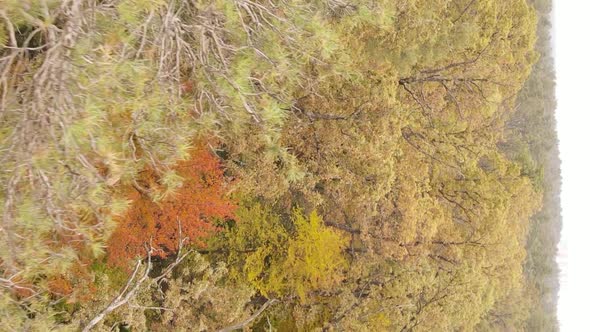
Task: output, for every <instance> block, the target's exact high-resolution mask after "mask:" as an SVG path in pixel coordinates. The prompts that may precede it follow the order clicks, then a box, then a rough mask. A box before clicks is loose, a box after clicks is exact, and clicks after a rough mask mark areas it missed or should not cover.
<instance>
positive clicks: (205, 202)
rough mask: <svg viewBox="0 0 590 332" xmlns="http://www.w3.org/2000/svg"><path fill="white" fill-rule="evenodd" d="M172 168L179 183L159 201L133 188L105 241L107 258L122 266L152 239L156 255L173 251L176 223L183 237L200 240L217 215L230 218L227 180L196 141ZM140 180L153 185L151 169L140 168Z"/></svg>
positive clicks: (176, 241)
mask: <svg viewBox="0 0 590 332" xmlns="http://www.w3.org/2000/svg"><path fill="white" fill-rule="evenodd" d="M175 171H176V172H177V174H178V175H180V176H181V177H182V178H183V183H182V186H181V187H180V188H178V189H177V190H176V191H175V193H174V194H172V195H168V196H166V197H165V198H163V199H162V200H160V201H158V202H154V201H153V200H152V199H151V198H150V197H148V196H146V195H145V194H143V195H142V194H141V193H140V192H138V191H135V192H133V193H131V194H130V197H129V198H130V199H131V200H132V201H133V203H132V205H131V207H130V208H129V210H128V211H127V213H126V214H125V215H124V216H123V217H122V218H121V220H119V225H118V227H117V229H116V231H115V233H114V234H113V236H112V237H111V239H110V240H109V245H108V249H107V250H108V262H109V264H112V265H118V266H125V265H126V264H127V263H128V262H129V259H132V258H134V257H136V256H143V255H144V254H145V249H144V246H145V244H147V243H148V242H149V241H150V238H151V240H152V247H153V248H155V249H156V250H157V251H156V252H155V253H154V255H155V256H160V257H166V256H169V255H170V254H173V253H175V252H176V251H177V250H178V244H179V240H180V239H179V225H181V227H182V237H183V238H187V239H188V241H189V243H193V244H200V245H202V244H203V243H202V240H203V239H205V238H207V237H209V236H211V235H212V234H213V233H215V232H216V231H217V227H216V226H215V221H216V220H226V219H230V218H233V216H234V211H235V208H236V206H235V205H234V204H233V203H232V202H231V200H229V199H228V198H227V197H226V195H225V193H226V189H227V188H226V186H227V183H226V181H225V180H224V177H223V169H222V168H221V163H220V162H219V160H218V159H217V158H216V157H215V156H214V155H213V154H212V153H211V152H210V151H209V150H208V149H207V146H206V144H204V143H199V144H197V146H196V147H195V148H194V150H193V151H192V153H191V155H190V158H189V159H188V160H186V161H181V162H179V163H178V164H177V166H176V167H175ZM145 174H146V175H145V177H147V178H144V179H143V180H144V181H145V182H147V183H152V186H154V185H156V184H155V183H157V182H158V180H159V179H155V176H154V173H153V172H151V171H146V172H145Z"/></svg>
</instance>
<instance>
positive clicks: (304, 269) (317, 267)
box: [283, 210, 346, 302]
mask: <svg viewBox="0 0 590 332" xmlns="http://www.w3.org/2000/svg"><path fill="white" fill-rule="evenodd" d="M293 224H294V226H295V229H296V232H297V235H296V237H295V238H293V239H290V240H289V245H288V248H289V249H288V251H287V260H286V261H285V263H284V267H283V269H284V270H285V271H289V272H288V273H289V274H290V275H289V276H288V280H291V284H292V285H294V288H295V291H296V293H297V295H298V296H299V298H300V299H301V301H303V302H304V301H305V299H306V293H307V292H309V291H311V290H316V289H322V288H329V287H330V286H331V285H334V284H335V283H336V282H337V281H339V280H340V278H341V277H342V272H343V269H344V267H345V266H346V261H345V260H344V258H343V256H342V251H343V249H344V247H345V239H344V238H343V237H341V236H340V234H338V233H336V232H335V231H334V230H332V229H330V228H327V227H326V226H324V224H323V220H322V218H321V217H320V216H319V215H318V214H317V212H316V211H313V212H312V213H311V214H310V216H309V219H307V218H306V217H305V216H304V215H303V214H302V212H301V211H300V210H294V211H293Z"/></svg>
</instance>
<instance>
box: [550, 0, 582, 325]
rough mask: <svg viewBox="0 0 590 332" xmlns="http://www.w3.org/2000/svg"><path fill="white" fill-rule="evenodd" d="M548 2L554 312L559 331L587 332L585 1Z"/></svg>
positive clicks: (561, 0) (563, 0) (562, 0)
mask: <svg viewBox="0 0 590 332" xmlns="http://www.w3.org/2000/svg"><path fill="white" fill-rule="evenodd" d="M554 6H555V16H554V17H555V20H554V26H555V47H556V49H555V56H556V69H557V103H558V106H557V130H558V134H559V140H560V144H559V148H560V156H561V160H562V166H561V170H562V178H563V186H562V193H561V204H562V216H563V223H564V224H563V230H562V241H561V243H560V253H559V257H558V262H559V263H560V267H561V269H562V273H561V274H560V279H561V289H560V293H559V305H558V316H559V321H560V326H561V330H562V331H590V321H589V320H588V308H587V307H588V299H589V295H590V217H589V216H590V197H589V196H590V195H588V193H589V189H590V164H589V161H590V107H589V104H590V102H589V100H590V65H589V63H590V52H589V50H590V46H589V43H590V39H589V38H588V35H589V34H590V19H589V17H588V14H589V13H590V2H588V1H580V0H560V1H554Z"/></svg>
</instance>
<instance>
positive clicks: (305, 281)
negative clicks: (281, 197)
mask: <svg viewBox="0 0 590 332" xmlns="http://www.w3.org/2000/svg"><path fill="white" fill-rule="evenodd" d="M237 216H238V222H237V225H236V226H235V228H234V229H232V230H231V231H229V233H228V234H227V236H228V242H229V243H227V244H226V245H228V246H229V248H228V249H229V251H230V254H229V263H230V266H235V265H236V264H237V265H241V268H240V269H241V273H240V272H238V271H233V272H232V274H233V275H234V277H237V278H240V274H241V275H242V276H241V278H245V279H246V280H247V281H248V282H249V283H250V284H251V285H252V286H253V287H254V288H256V289H257V290H259V291H260V292H261V293H262V294H263V295H265V296H267V297H275V296H283V295H288V294H293V295H297V296H298V297H299V298H300V300H301V301H305V299H306V296H307V293H308V292H310V291H312V290H317V289H326V288H330V287H331V286H333V285H334V284H335V283H337V282H338V281H339V280H340V279H341V278H342V273H343V271H344V268H345V267H346V261H345V259H344V257H343V256H342V253H343V249H344V246H345V240H344V238H343V237H342V236H341V235H340V234H338V233H337V232H335V231H334V230H332V229H330V228H328V227H326V226H325V225H324V224H323V221H322V218H321V217H320V216H319V215H318V214H317V213H316V212H315V211H314V212H312V213H311V215H310V216H309V218H308V217H305V216H304V215H303V213H302V212H301V211H300V210H293V214H292V220H291V222H292V224H293V225H292V227H293V231H287V228H286V227H285V226H284V225H283V224H282V222H281V220H280V218H279V217H278V215H276V214H274V213H273V212H271V211H270V209H268V208H267V207H263V206H262V205H260V204H259V203H248V202H244V203H243V204H242V206H241V207H240V208H239V209H238V211H237ZM244 256H245V257H244ZM232 263H233V264H232Z"/></svg>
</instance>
